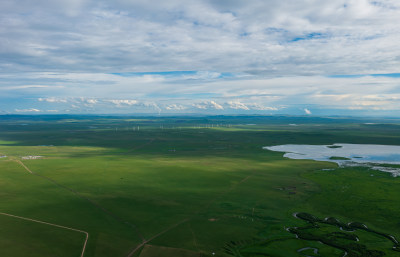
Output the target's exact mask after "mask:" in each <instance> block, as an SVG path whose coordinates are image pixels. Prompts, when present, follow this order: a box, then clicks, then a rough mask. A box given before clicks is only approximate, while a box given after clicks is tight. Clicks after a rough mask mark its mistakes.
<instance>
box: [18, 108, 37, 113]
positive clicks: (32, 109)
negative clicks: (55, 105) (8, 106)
mask: <svg viewBox="0 0 400 257" xmlns="http://www.w3.org/2000/svg"><path fill="white" fill-rule="evenodd" d="M15 111H16V112H40V110H39V109H36V108H29V109H15Z"/></svg>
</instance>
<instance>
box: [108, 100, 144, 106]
mask: <svg viewBox="0 0 400 257" xmlns="http://www.w3.org/2000/svg"><path fill="white" fill-rule="evenodd" d="M108 102H111V103H113V104H115V105H116V106H118V107H121V106H131V105H135V104H138V101H137V100H108Z"/></svg>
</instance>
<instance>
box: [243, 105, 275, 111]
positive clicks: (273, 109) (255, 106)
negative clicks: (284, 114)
mask: <svg viewBox="0 0 400 257" xmlns="http://www.w3.org/2000/svg"><path fill="white" fill-rule="evenodd" d="M248 106H249V107H250V108H251V109H252V110H259V111H277V110H279V108H277V107H270V106H263V105H261V104H249V105H248Z"/></svg>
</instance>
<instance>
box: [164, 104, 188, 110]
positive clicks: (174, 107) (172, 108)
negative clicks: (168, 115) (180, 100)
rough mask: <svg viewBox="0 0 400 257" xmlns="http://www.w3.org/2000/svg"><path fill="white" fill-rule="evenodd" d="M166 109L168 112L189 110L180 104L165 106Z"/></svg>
mask: <svg viewBox="0 0 400 257" xmlns="http://www.w3.org/2000/svg"><path fill="white" fill-rule="evenodd" d="M165 109H167V110H175V111H182V110H185V109H187V108H186V107H185V106H183V105H180V104H170V105H167V106H165Z"/></svg>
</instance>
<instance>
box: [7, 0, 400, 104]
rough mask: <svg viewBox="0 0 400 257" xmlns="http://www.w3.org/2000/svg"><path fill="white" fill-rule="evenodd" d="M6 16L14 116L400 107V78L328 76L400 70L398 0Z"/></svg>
mask: <svg viewBox="0 0 400 257" xmlns="http://www.w3.org/2000/svg"><path fill="white" fill-rule="evenodd" d="M0 17H1V21H2V22H1V24H2V27H1V29H0V69H1V71H2V72H1V74H0V90H1V96H0V102H6V101H8V103H9V106H8V107H7V108H8V110H7V111H14V110H15V109H18V110H27V109H29V107H30V106H32V105H30V104H34V105H33V106H36V104H40V106H39V107H38V108H39V109H41V110H46V109H54V108H56V107H55V106H61V105H64V106H63V107H62V108H64V109H66V108H71V107H70V106H69V105H70V104H73V105H74V106H75V108H81V109H82V110H83V109H85V110H89V109H90V110H93V111H96V110H98V111H99V112H101V111H102V110H106V111H108V110H116V109H115V108H117V109H118V108H119V109H118V111H121V109H122V108H120V107H129V108H125V109H123V110H126V111H128V110H129V111H131V110H136V109H138V110H140V111H142V110H151V111H154V110H156V111H158V112H160V111H161V109H162V108H164V109H166V110H175V111H181V110H184V108H185V109H193V108H196V109H198V110H224V111H229V112H233V111H235V112H247V111H264V110H265V111H278V110H279V111H282V110H283V108H282V106H288V107H289V108H290V106H294V105H295V106H296V110H297V111H298V112H303V109H304V107H306V106H307V107H309V106H318V110H323V109H324V108H330V109H340V108H343V109H349V108H364V109H368V108H370V109H371V110H372V109H374V108H375V109H376V108H386V109H388V110H390V109H393V110H399V109H400V105H399V103H398V100H397V99H393V98H390V97H389V95H395V94H400V88H399V85H400V84H399V78H398V77H397V78H395V77H382V76H364V77H347V78H346V77H340V76H338V77H330V75H346V74H348V75H352V74H353V75H354V74H361V75H362V74H387V73H397V72H398V67H399V66H400V58H399V56H400V48H399V47H398V43H397V42H399V41H400V30H399V28H398V24H400V3H399V1H397V0H376V1H368V0H332V1H298V0H287V1H278V0H271V1H263V0H254V1H226V0H221V1H213V0H204V1H183V0H170V1H161V0H154V1H142V0H140V1H128V0H117V1H104V0H99V1H94V0H82V1H81V0H70V1H68V0H60V1H48V0H37V1H34V2H33V1H28V0H18V1H13V0H4V1H1V2H0ZM174 71H181V73H179V72H174ZM185 71H186V72H185ZM375 96H377V97H375ZM81 97H82V98H81ZM9 99H13V101H14V102H13V103H11V100H9ZM27 99H35V101H36V103H31V102H28V100H27ZM108 99H116V100H108ZM124 99H125V100H124ZM132 99H137V100H132ZM38 101H39V103H38ZM217 102H219V103H224V104H222V105H221V104H218V103H217ZM56 103H57V104H59V105H56ZM50 104H52V105H50ZM299 106H300V107H299ZM224 107H225V108H224ZM2 108H3V109H4V107H2ZM62 108H61V107H60V111H61V110H63V109H62ZM102 108H103V109H102ZM246 108H247V109H246ZM289 108H287V109H289ZM123 110H122V111H123Z"/></svg>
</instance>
